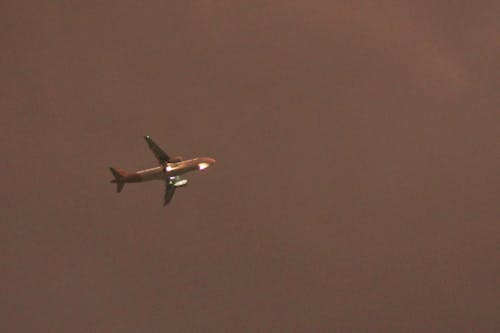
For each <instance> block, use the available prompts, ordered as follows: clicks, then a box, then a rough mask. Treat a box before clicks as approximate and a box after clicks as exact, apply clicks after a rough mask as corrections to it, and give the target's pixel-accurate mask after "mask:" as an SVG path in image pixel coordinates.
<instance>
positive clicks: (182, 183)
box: [172, 179, 188, 187]
mask: <svg viewBox="0 0 500 333" xmlns="http://www.w3.org/2000/svg"><path fill="white" fill-rule="evenodd" d="M187 183H188V180H187V179H175V180H174V181H173V183H172V184H173V185H174V186H175V187H182V186H186V185H187Z"/></svg>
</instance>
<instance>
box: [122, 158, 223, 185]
mask: <svg viewBox="0 0 500 333" xmlns="http://www.w3.org/2000/svg"><path fill="white" fill-rule="evenodd" d="M214 163H215V160H214V159H213V158H209V157H198V158H193V159H190V160H185V161H181V162H176V163H166V164H165V166H161V165H160V166H157V167H154V168H150V169H144V170H139V171H137V172H134V173H131V174H128V175H127V176H125V177H124V179H123V182H124V183H140V182H146V181H150V180H166V179H170V178H172V177H176V176H181V175H184V174H186V173H188V172H191V171H199V170H203V169H206V168H208V167H210V166H211V165H212V164H214Z"/></svg>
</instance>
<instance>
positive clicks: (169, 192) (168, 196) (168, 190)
mask: <svg viewBox="0 0 500 333" xmlns="http://www.w3.org/2000/svg"><path fill="white" fill-rule="evenodd" d="M174 193H175V186H174V184H172V182H171V181H170V179H167V180H166V182H165V196H164V197H163V206H166V205H168V204H169V203H170V201H172V198H173V197H174Z"/></svg>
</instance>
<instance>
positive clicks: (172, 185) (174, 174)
mask: <svg viewBox="0 0 500 333" xmlns="http://www.w3.org/2000/svg"><path fill="white" fill-rule="evenodd" d="M144 139H145V140H146V142H147V144H148V147H149V149H151V151H152V152H153V154H154V155H155V157H156V159H157V160H158V163H159V164H160V166H157V167H154V168H150V169H145V170H139V171H137V172H134V173H127V172H125V171H124V170H122V169H120V168H115V167H111V168H109V169H110V170H111V173H112V174H113V176H114V177H115V179H113V180H111V183H116V192H117V193H120V192H121V191H122V189H123V186H125V184H126V183H141V182H146V181H150V180H162V181H164V182H165V195H164V196H163V206H166V205H168V204H169V203H170V201H172V198H173V196H174V193H175V189H176V188H177V187H183V186H186V185H187V183H188V180H187V179H185V178H182V177H181V176H182V175H184V174H186V173H188V172H191V171H198V170H200V171H201V170H205V169H207V168H208V167H210V166H212V165H213V164H214V163H215V160H214V159H213V158H210V157H197V158H193V159H190V160H184V159H183V158H182V157H180V156H176V157H172V158H171V157H170V156H168V155H167V154H166V153H165V152H164V151H163V150H162V149H161V148H160V147H159V146H158V145H157V144H156V143H155V142H154V141H153V139H151V137H150V136H149V135H147V136H145V137H144Z"/></svg>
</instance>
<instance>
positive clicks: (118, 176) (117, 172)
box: [109, 168, 127, 193]
mask: <svg viewBox="0 0 500 333" xmlns="http://www.w3.org/2000/svg"><path fill="white" fill-rule="evenodd" d="M109 170H110V171H111V173H112V174H113V176H114V177H115V179H113V180H112V181H111V183H116V193H120V192H121V191H122V189H123V186H125V177H126V176H127V173H126V172H125V171H123V170H122V169H120V168H109Z"/></svg>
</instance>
